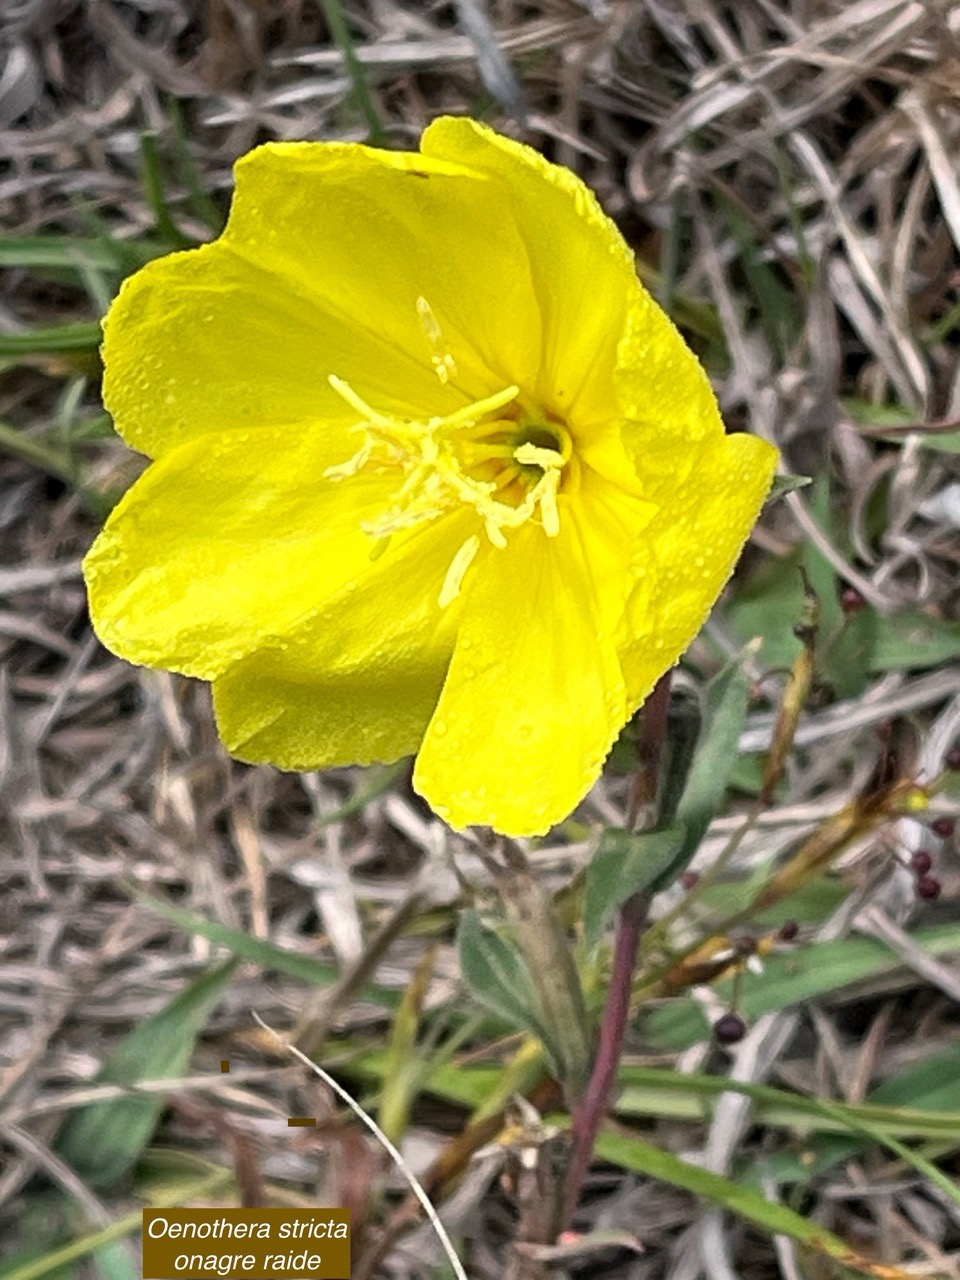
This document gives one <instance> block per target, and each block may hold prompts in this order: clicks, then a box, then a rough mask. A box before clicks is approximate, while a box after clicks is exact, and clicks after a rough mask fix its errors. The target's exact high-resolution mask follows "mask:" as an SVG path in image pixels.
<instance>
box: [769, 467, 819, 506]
mask: <svg viewBox="0 0 960 1280" xmlns="http://www.w3.org/2000/svg"><path fill="white" fill-rule="evenodd" d="M812 483H813V481H812V480H811V478H810V477H809V476H791V475H786V474H784V475H780V476H776V477H775V478H774V481H773V485H772V487H771V489H770V492H769V493H768V494H767V500H766V503H765V505H766V506H768V507H769V506H770V504H771V503H772V502H776V501H777V499H778V498H782V497H783V496H784V494H787V493H793V492H794V490H795V489H805V488H806V487H807V485H808V484H812Z"/></svg>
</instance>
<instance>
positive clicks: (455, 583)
mask: <svg viewBox="0 0 960 1280" xmlns="http://www.w3.org/2000/svg"><path fill="white" fill-rule="evenodd" d="M479 550H480V539H479V538H478V537H477V535H476V534H475V533H473V534H471V535H470V537H469V538H468V539H467V540H466V542H465V543H464V544H463V546H462V547H461V548H460V550H459V551H458V552H457V554H456V555H455V556H454V557H453V560H452V561H451V562H450V568H449V569H448V570H447V575H446V577H445V578H444V580H443V586H442V587H441V588H440V595H439V596H438V597H437V604H439V606H440V608H441V609H446V607H447V605H448V604H452V603H453V602H454V600H456V598H457V596H458V595H459V594H460V588H461V587H462V586H463V579H464V575H465V574H466V572H467V570H468V569H469V568H470V565H471V563H472V561H473V557H474V556H475V555H476V554H477V552H478V551H479Z"/></svg>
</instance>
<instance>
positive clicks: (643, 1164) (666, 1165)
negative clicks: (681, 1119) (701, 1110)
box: [596, 1133, 871, 1274]
mask: <svg viewBox="0 0 960 1280" xmlns="http://www.w3.org/2000/svg"><path fill="white" fill-rule="evenodd" d="M596 1153H597V1155H598V1156H599V1157H600V1158H601V1159H602V1160H609V1161H611V1163H613V1164H617V1165H619V1166H620V1167H621V1168H623V1169H629V1170H631V1171H632V1172H633V1173H642V1174H646V1175H647V1176H648V1177H651V1178H657V1179H658V1180H659V1181H660V1182H666V1183H668V1184H669V1185H670V1186H672V1187H680V1188H681V1189H682V1190H684V1191H690V1192H692V1193H693V1194H694V1195H696V1196H700V1197H701V1198H702V1199H704V1200H709V1201H711V1202H712V1203H713V1204H717V1205H720V1207H721V1208H723V1209H727V1210H729V1211H730V1212H731V1213H735V1214H737V1216H738V1217H740V1218H744V1219H746V1221H747V1222H752V1223H753V1224H754V1225H755V1226H758V1227H761V1228H762V1229H763V1230H764V1231H767V1232H769V1233H770V1234H771V1235H784V1236H789V1237H790V1238H791V1239H792V1240H796V1241H798V1243H800V1244H802V1245H806V1246H807V1248H809V1249H812V1250H814V1251H815V1252H816V1253H819V1254H825V1255H826V1256H827V1257H829V1258H832V1259H834V1260H835V1261H836V1262H839V1263H841V1264H842V1265H844V1266H847V1267H852V1268H854V1269H855V1270H858V1271H863V1272H864V1273H866V1274H871V1272H870V1268H869V1265H868V1264H867V1263H866V1262H865V1260H863V1259H861V1258H859V1257H858V1255H857V1254H855V1253H854V1252H853V1251H852V1250H851V1249H850V1246H849V1245H847V1244H846V1243H845V1242H844V1241H843V1240H841V1239H840V1238H839V1237H838V1236H835V1235H833V1234H832V1233H831V1232H829V1231H827V1230H825V1228H823V1227H821V1226H820V1225H819V1224H818V1223H815V1222H809V1221H808V1220H807V1219H806V1218H803V1217H801V1215H800V1214H799V1213H795V1212H794V1211H793V1210H792V1209H788V1208H787V1206H786V1205H783V1204H779V1203H778V1202H777V1201H775V1200H768V1199H767V1198H766V1197H765V1196H763V1195H761V1194H760V1193H759V1192H757V1191H752V1190H750V1189H749V1188H747V1187H743V1186H741V1185H740V1184H739V1183H737V1182H734V1181H733V1180H732V1179H731V1178H725V1177H723V1176H721V1175H720V1174H718V1173H710V1172H709V1171H708V1170H706V1169H702V1168H700V1166H699V1165H695V1164H690V1163H689V1162H688V1161H686V1160H681V1159H680V1157H679V1156H675V1155H672V1154H671V1153H670V1152H669V1151H661V1149H660V1148H659V1147H656V1146H654V1145H653V1143H650V1142H644V1140H643V1139H642V1138H635V1137H629V1138H628V1137H624V1136H622V1135H620V1134H613V1133H601V1134H600V1136H599V1138H598V1139H597V1146H596Z"/></svg>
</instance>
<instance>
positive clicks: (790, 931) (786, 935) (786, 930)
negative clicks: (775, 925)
mask: <svg viewBox="0 0 960 1280" xmlns="http://www.w3.org/2000/svg"><path fill="white" fill-rule="evenodd" d="M799 932H800V926H799V925H798V924H797V922H796V920H784V922H783V924H782V925H781V926H780V930H779V932H778V934H777V937H778V938H779V939H780V941H781V942H793V940H794V938H796V937H797V935H798V934H799Z"/></svg>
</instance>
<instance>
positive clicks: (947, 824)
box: [930, 818, 957, 840]
mask: <svg viewBox="0 0 960 1280" xmlns="http://www.w3.org/2000/svg"><path fill="white" fill-rule="evenodd" d="M956 829H957V824H956V822H954V820H953V818H934V820H933V822H931V823H930V830H931V831H932V832H933V834H934V835H935V836H939V837H940V839H941V840H949V839H950V837H951V836H952V835H953V833H954V831H956Z"/></svg>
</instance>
